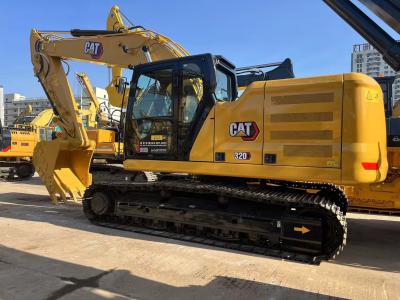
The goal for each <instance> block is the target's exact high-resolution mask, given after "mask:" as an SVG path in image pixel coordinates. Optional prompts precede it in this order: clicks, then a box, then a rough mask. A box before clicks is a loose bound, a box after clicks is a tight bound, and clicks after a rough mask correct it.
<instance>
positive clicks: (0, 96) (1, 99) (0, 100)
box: [0, 85, 4, 127]
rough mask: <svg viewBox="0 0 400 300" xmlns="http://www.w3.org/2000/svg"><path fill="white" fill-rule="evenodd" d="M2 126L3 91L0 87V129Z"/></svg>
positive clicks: (0, 86)
mask: <svg viewBox="0 0 400 300" xmlns="http://www.w3.org/2000/svg"><path fill="white" fill-rule="evenodd" d="M1 126H4V89H3V86H2V85H0V127H1Z"/></svg>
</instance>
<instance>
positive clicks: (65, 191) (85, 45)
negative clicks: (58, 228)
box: [30, 7, 187, 202]
mask: <svg viewBox="0 0 400 300" xmlns="http://www.w3.org/2000/svg"><path fill="white" fill-rule="evenodd" d="M113 9H114V10H115V9H116V7H113ZM118 30H120V29H118ZM30 46H31V60H32V64H33V69H34V73H35V75H36V77H37V78H38V80H39V82H40V83H41V84H42V86H43V89H44V91H45V93H46V94H47V97H48V99H49V101H50V102H51V104H52V107H53V110H54V113H55V115H56V116H57V117H58V119H59V121H60V122H59V125H60V127H61V129H62V131H63V133H62V137H61V138H59V139H56V140H54V141H47V142H46V141H44V142H40V143H39V144H38V145H37V146H36V148H35V152H34V156H33V162H34V165H35V168H36V170H37V171H38V173H39V175H40V177H41V178H42V180H43V181H44V183H45V185H46V187H47V189H48V191H49V193H50V196H51V197H52V200H53V201H54V202H56V201H57V198H58V197H61V198H62V199H66V198H67V196H68V195H70V196H71V197H72V198H73V199H76V198H77V197H80V196H82V195H83V192H84V190H85V189H86V187H87V186H89V185H90V184H91V175H90V173H89V166H90V162H91V159H92V155H93V151H94V144H93V143H92V142H91V141H90V140H89V138H88V135H87V133H86V130H85V128H84V125H83V122H82V119H81V113H80V111H79V109H78V106H77V104H76V101H75V98H74V96H73V93H72V90H71V87H70V85H69V82H68V79H67V75H66V73H65V70H64V68H63V62H64V61H65V60H75V61H82V62H88V63H95V64H100V65H105V66H108V67H111V68H130V69H132V68H134V66H136V65H138V64H143V63H146V62H150V61H159V60H165V59H168V58H175V57H182V56H185V55H187V51H186V50H184V49H183V48H182V47H181V46H179V45H178V44H177V43H175V42H173V41H172V40H170V39H169V38H167V37H165V36H163V35H161V34H159V33H156V32H154V31H151V30H146V29H143V28H141V27H136V28H132V29H129V28H127V29H126V30H124V31H123V32H118V31H113V30H107V31H104V30H101V31H98V30H77V29H75V30H71V31H69V32H40V31H37V30H35V29H33V30H32V32H31V37H30ZM117 70H118V69H117ZM118 72H119V71H118ZM118 88H119V85H117V84H116V83H115V84H114V86H113V90H114V92H113V93H111V94H110V95H109V98H110V103H111V104H112V105H113V106H117V107H121V106H122V103H123V102H124V99H123V96H124V94H126V93H124V91H123V89H119V91H118ZM124 88H125V87H124ZM110 89H111V88H110ZM110 89H109V90H110ZM121 90H122V91H121Z"/></svg>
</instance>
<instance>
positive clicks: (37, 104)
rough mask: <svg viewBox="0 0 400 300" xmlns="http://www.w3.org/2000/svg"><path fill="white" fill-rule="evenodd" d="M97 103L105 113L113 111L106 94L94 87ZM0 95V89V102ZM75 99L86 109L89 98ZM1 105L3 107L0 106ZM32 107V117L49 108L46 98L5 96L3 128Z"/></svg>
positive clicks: (79, 97)
mask: <svg viewBox="0 0 400 300" xmlns="http://www.w3.org/2000/svg"><path fill="white" fill-rule="evenodd" d="M94 90H95V93H96V96H97V99H98V101H99V102H100V108H101V110H102V111H104V112H105V113H107V114H108V113H109V111H110V110H111V112H112V111H113V109H112V108H111V107H110V106H109V103H108V94H107V91H106V90H105V89H102V88H98V87H95V88H94ZM1 95H2V88H1V89H0V100H1ZM75 99H76V101H77V103H78V105H79V107H82V108H84V109H87V108H88V107H89V105H90V99H89V97H88V96H87V95H86V94H85V93H83V94H82V96H80V95H79V96H75ZM2 104H3V106H1V105H2ZM29 104H30V105H31V106H32V115H38V114H39V113H40V112H41V111H43V110H45V109H48V108H51V105H50V102H49V100H48V99H47V98H27V97H25V96H23V95H21V94H17V93H12V94H5V95H4V101H0V118H1V119H2V120H3V125H4V126H9V125H12V124H13V123H14V121H15V119H16V118H17V116H18V115H19V114H20V113H21V112H23V111H24V110H25V109H26V107H27V106H28V105H29ZM1 107H4V117H2V116H1Z"/></svg>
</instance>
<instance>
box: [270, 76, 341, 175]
mask: <svg viewBox="0 0 400 300" xmlns="http://www.w3.org/2000/svg"><path fill="white" fill-rule="evenodd" d="M342 87H343V76H342V75H332V76H321V77H308V78H296V79H288V80H276V81H268V82H266V88H265V106H264V107H265V108H264V111H265V112H264V114H265V117H264V120H265V124H264V154H265V155H276V163H275V164H274V165H278V166H284V165H285V166H308V167H318V168H340V159H341V118H342Z"/></svg>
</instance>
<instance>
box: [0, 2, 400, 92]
mask: <svg viewBox="0 0 400 300" xmlns="http://www.w3.org/2000/svg"><path fill="white" fill-rule="evenodd" d="M114 4H116V5H118V6H119V7H120V9H121V11H122V12H123V13H124V14H125V15H127V16H128V18H129V19H130V20H131V21H132V22H133V23H134V24H135V25H142V26H144V27H145V28H149V29H152V30H154V31H156V32H159V33H162V34H164V35H166V36H168V37H169V38H171V39H173V40H174V41H176V42H178V43H180V44H181V45H182V46H184V47H185V48H186V49H187V50H188V51H189V52H190V53H191V54H200V53H206V52H208V53H213V54H221V55H223V56H225V57H226V58H228V59H229V60H230V61H232V62H233V63H234V64H235V65H236V66H237V67H241V66H248V65H254V64H261V63H270V62H277V61H282V60H284V59H285V58H290V59H292V62H293V64H294V72H295V75H296V77H302V76H314V75H325V74H334V73H343V72H349V71H350V66H351V51H352V45H353V44H358V43H363V42H364V40H363V39H362V38H361V37H360V36H359V35H358V34H357V33H356V32H355V31H354V30H353V29H352V28H351V27H350V26H349V25H347V24H346V23H345V22H344V21H342V19H340V18H339V17H338V16H337V15H336V14H335V13H334V12H333V11H331V9H330V8H329V7H328V6H327V5H326V4H324V3H323V2H322V1H321V0H303V1H298V0H279V1H276V0H247V1H238V0H202V1H184V0H181V1H178V0H176V1H174V0H169V1H162V0H152V1H143V0H142V1H136V0H125V1H123V0H110V1H109V0H97V1H95V0H79V1H78V0H68V1H55V0H52V1H51V0H47V1H45V0H35V1H28V0H26V1H1V3H0V11H1V12H2V18H0V34H1V35H0V36H1V37H2V41H1V43H0V85H3V86H4V92H5V93H12V92H16V93H20V94H23V95H25V96H27V97H41V96H43V95H44V92H43V90H42V88H41V86H40V84H39V83H38V82H37V80H36V78H35V77H34V76H33V72H32V65H31V62H30V50H29V34H30V30H31V29H32V28H37V29H39V30H69V29H72V28H80V29H105V22H106V18H107V15H108V12H109V9H110V8H111V7H112V5H114ZM386 28H387V27H386ZM397 38H398V37H397ZM74 72H86V73H87V74H88V75H89V77H90V79H91V81H92V84H93V85H94V86H98V87H105V86H106V85H107V83H108V71H107V68H105V67H102V66H95V65H90V64H84V63H72V64H71V74H73V73H74ZM70 81H71V87H72V89H73V91H74V92H75V93H76V92H77V91H78V84H77V82H76V81H75V80H74V79H73V78H72V79H70Z"/></svg>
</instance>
